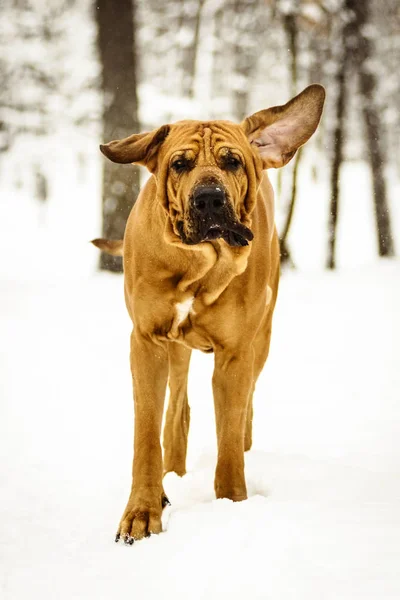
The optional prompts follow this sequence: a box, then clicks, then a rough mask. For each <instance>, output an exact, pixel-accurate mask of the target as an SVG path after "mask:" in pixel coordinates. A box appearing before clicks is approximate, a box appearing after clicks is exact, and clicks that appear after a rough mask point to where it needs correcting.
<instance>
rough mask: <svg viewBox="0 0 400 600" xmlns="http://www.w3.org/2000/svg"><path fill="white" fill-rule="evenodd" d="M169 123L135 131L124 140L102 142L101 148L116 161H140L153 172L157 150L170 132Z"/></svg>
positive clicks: (126, 162) (108, 156) (124, 162)
mask: <svg viewBox="0 0 400 600" xmlns="http://www.w3.org/2000/svg"><path fill="white" fill-rule="evenodd" d="M169 129H170V128H169V125H163V126H162V127H160V128H159V129H155V130H154V131H150V132H148V133H134V134H133V135H130V136H129V137H127V138H124V139H122V140H114V141H112V142H109V143H108V144H102V145H101V146H100V150H101V151H102V153H103V154H104V155H105V156H107V158H109V159H110V160H112V161H113V162H115V163H122V164H128V163H138V164H141V165H144V166H146V167H147V168H148V169H149V171H151V172H153V171H154V170H155V168H156V165H157V152H158V149H159V146H160V144H162V142H163V141H164V140H165V138H166V137H167V135H168V133H169Z"/></svg>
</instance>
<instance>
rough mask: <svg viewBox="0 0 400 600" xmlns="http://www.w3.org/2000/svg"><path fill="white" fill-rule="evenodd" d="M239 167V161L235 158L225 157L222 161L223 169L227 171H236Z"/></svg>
mask: <svg viewBox="0 0 400 600" xmlns="http://www.w3.org/2000/svg"><path fill="white" fill-rule="evenodd" d="M241 166H242V163H241V161H240V160H239V159H238V158H236V157H235V156H226V157H225V159H224V168H225V169H226V170H227V171H237V169H238V168H239V167H241Z"/></svg>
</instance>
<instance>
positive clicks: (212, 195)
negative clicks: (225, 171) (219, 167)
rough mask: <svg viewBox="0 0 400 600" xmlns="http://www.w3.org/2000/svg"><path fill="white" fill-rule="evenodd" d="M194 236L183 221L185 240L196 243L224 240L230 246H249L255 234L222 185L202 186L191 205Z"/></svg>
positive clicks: (198, 188)
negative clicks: (234, 207) (239, 215)
mask: <svg viewBox="0 0 400 600" xmlns="http://www.w3.org/2000/svg"><path fill="white" fill-rule="evenodd" d="M188 221H189V224H190V230H191V231H190V235H187V236H186V235H185V233H184V226H183V223H178V229H179V233H180V236H181V239H182V241H183V242H184V243H185V244H189V245H193V244H199V243H200V242H208V241H211V240H217V239H219V238H222V239H224V240H225V241H226V242H227V244H229V245H230V246H247V245H248V242H249V241H251V240H252V239H253V234H252V232H251V231H250V229H248V227H245V226H244V225H242V224H241V223H240V221H238V219H237V217H236V215H235V212H234V210H233V207H232V204H231V202H230V201H229V199H228V197H227V193H226V191H225V189H224V187H223V186H222V185H221V184H216V185H214V184H213V185H204V184H203V185H198V186H196V187H195V189H194V190H193V192H192V195H191V198H190V204H189V218H188Z"/></svg>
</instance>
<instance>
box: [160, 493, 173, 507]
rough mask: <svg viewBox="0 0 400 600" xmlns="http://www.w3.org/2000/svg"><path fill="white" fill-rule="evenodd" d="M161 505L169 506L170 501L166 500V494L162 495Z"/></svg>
mask: <svg viewBox="0 0 400 600" xmlns="http://www.w3.org/2000/svg"><path fill="white" fill-rule="evenodd" d="M161 506H162V507H163V508H165V507H166V506H171V502H170V501H169V500H168V498H167V496H163V497H162V501H161Z"/></svg>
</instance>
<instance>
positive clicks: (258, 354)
mask: <svg viewBox="0 0 400 600" xmlns="http://www.w3.org/2000/svg"><path fill="white" fill-rule="evenodd" d="M271 321H272V311H269V310H268V309H267V310H266V312H265V316H264V319H263V322H262V323H261V326H260V329H259V330H258V333H257V335H256V339H255V341H254V378H253V386H252V390H251V393H250V397H249V403H248V405H247V417H246V429H245V434H244V451H245V452H247V451H248V450H250V448H251V446H252V443H253V395H254V390H255V387H256V383H257V379H258V377H259V375H260V373H261V371H262V370H263V367H264V364H265V361H266V360H267V358H268V354H269V346H270V342H271V324H272V323H271Z"/></svg>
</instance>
